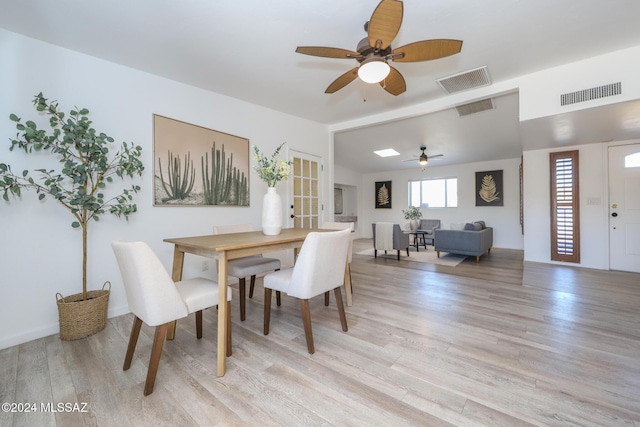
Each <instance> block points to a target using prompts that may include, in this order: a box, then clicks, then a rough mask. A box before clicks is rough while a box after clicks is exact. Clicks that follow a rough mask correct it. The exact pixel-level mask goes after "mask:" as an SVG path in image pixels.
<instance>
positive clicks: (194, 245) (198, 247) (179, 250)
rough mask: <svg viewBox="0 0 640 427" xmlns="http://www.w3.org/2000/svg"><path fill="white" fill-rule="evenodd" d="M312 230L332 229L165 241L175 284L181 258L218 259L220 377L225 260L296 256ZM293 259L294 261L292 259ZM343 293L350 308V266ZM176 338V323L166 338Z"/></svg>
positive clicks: (223, 348) (223, 351) (223, 344)
mask: <svg viewBox="0 0 640 427" xmlns="http://www.w3.org/2000/svg"><path fill="white" fill-rule="evenodd" d="M312 231H319V232H331V231H334V230H316V229H302V228H285V229H283V230H282V232H281V233H280V234H278V235H277V236H265V235H264V234H263V233H262V231H252V232H245V233H230V234H217V235H207V236H195V237H178V238H170V239H164V241H165V242H167V243H172V244H173V245H174V250H173V269H172V274H171V277H172V279H173V281H174V282H178V281H180V280H182V268H183V264H184V255H185V254H187V253H189V254H194V255H200V256H204V257H208V258H214V259H217V260H218V289H219V291H218V356H217V360H218V364H217V372H218V376H219V377H222V376H224V374H225V371H226V354H227V349H226V343H227V339H226V338H227V334H228V333H231V331H228V330H227V316H230V313H228V312H227V304H226V301H227V261H229V260H232V259H236V258H241V257H245V256H249V255H258V254H263V253H266V252H273V251H281V250H286V249H294V252H295V254H294V255H295V256H297V252H298V250H299V249H300V247H302V243H303V242H304V239H305V238H306V237H307V234H309V233H310V232H312ZM295 256H294V259H295ZM344 281H345V290H346V294H347V306H351V305H352V295H351V277H350V274H349V263H346V267H345V276H344ZM174 336H175V323H174V325H173V327H171V328H170V329H169V331H168V333H167V339H173V337H174Z"/></svg>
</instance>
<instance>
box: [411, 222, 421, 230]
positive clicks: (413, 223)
mask: <svg viewBox="0 0 640 427" xmlns="http://www.w3.org/2000/svg"><path fill="white" fill-rule="evenodd" d="M419 226H420V222H419V221H418V220H417V219H412V220H411V221H409V227H410V228H411V231H416V230H417V229H418V227H419Z"/></svg>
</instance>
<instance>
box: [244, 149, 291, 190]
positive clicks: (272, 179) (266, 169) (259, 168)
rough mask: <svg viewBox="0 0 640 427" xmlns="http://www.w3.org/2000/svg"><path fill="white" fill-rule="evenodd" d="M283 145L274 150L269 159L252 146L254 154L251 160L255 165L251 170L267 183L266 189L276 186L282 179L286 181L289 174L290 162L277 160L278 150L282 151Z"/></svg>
mask: <svg viewBox="0 0 640 427" xmlns="http://www.w3.org/2000/svg"><path fill="white" fill-rule="evenodd" d="M284 144H285V143H284V142H283V143H282V144H280V145H279V146H278V148H276V151H275V152H274V153H273V155H272V156H271V158H267V157H266V156H265V155H264V154H262V152H261V151H260V150H259V149H258V146H257V145H254V146H253V151H254V152H255V153H256V155H255V156H254V158H253V159H254V160H255V161H256V165H255V166H254V167H253V169H254V170H255V171H256V172H258V176H259V177H260V179H261V180H263V181H264V182H266V183H267V186H268V187H275V186H276V184H277V183H278V182H279V181H282V180H283V179H284V180H285V181H286V180H288V179H289V175H290V174H291V163H292V162H291V161H284V160H278V159H277V157H278V154H280V149H282V146H283V145H284Z"/></svg>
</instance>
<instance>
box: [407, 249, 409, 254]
mask: <svg viewBox="0 0 640 427" xmlns="http://www.w3.org/2000/svg"><path fill="white" fill-rule="evenodd" d="M407 256H409V248H407Z"/></svg>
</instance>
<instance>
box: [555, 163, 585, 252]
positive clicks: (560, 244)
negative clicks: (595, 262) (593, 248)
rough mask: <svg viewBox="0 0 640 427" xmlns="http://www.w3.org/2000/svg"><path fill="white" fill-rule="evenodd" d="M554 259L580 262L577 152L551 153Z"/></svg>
mask: <svg viewBox="0 0 640 427" xmlns="http://www.w3.org/2000/svg"><path fill="white" fill-rule="evenodd" d="M549 159H550V170H551V260H553V261H566V262H580V209H579V207H580V203H579V201H580V200H579V191H578V190H579V187H578V151H565V152H559V153H550V154H549Z"/></svg>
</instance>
